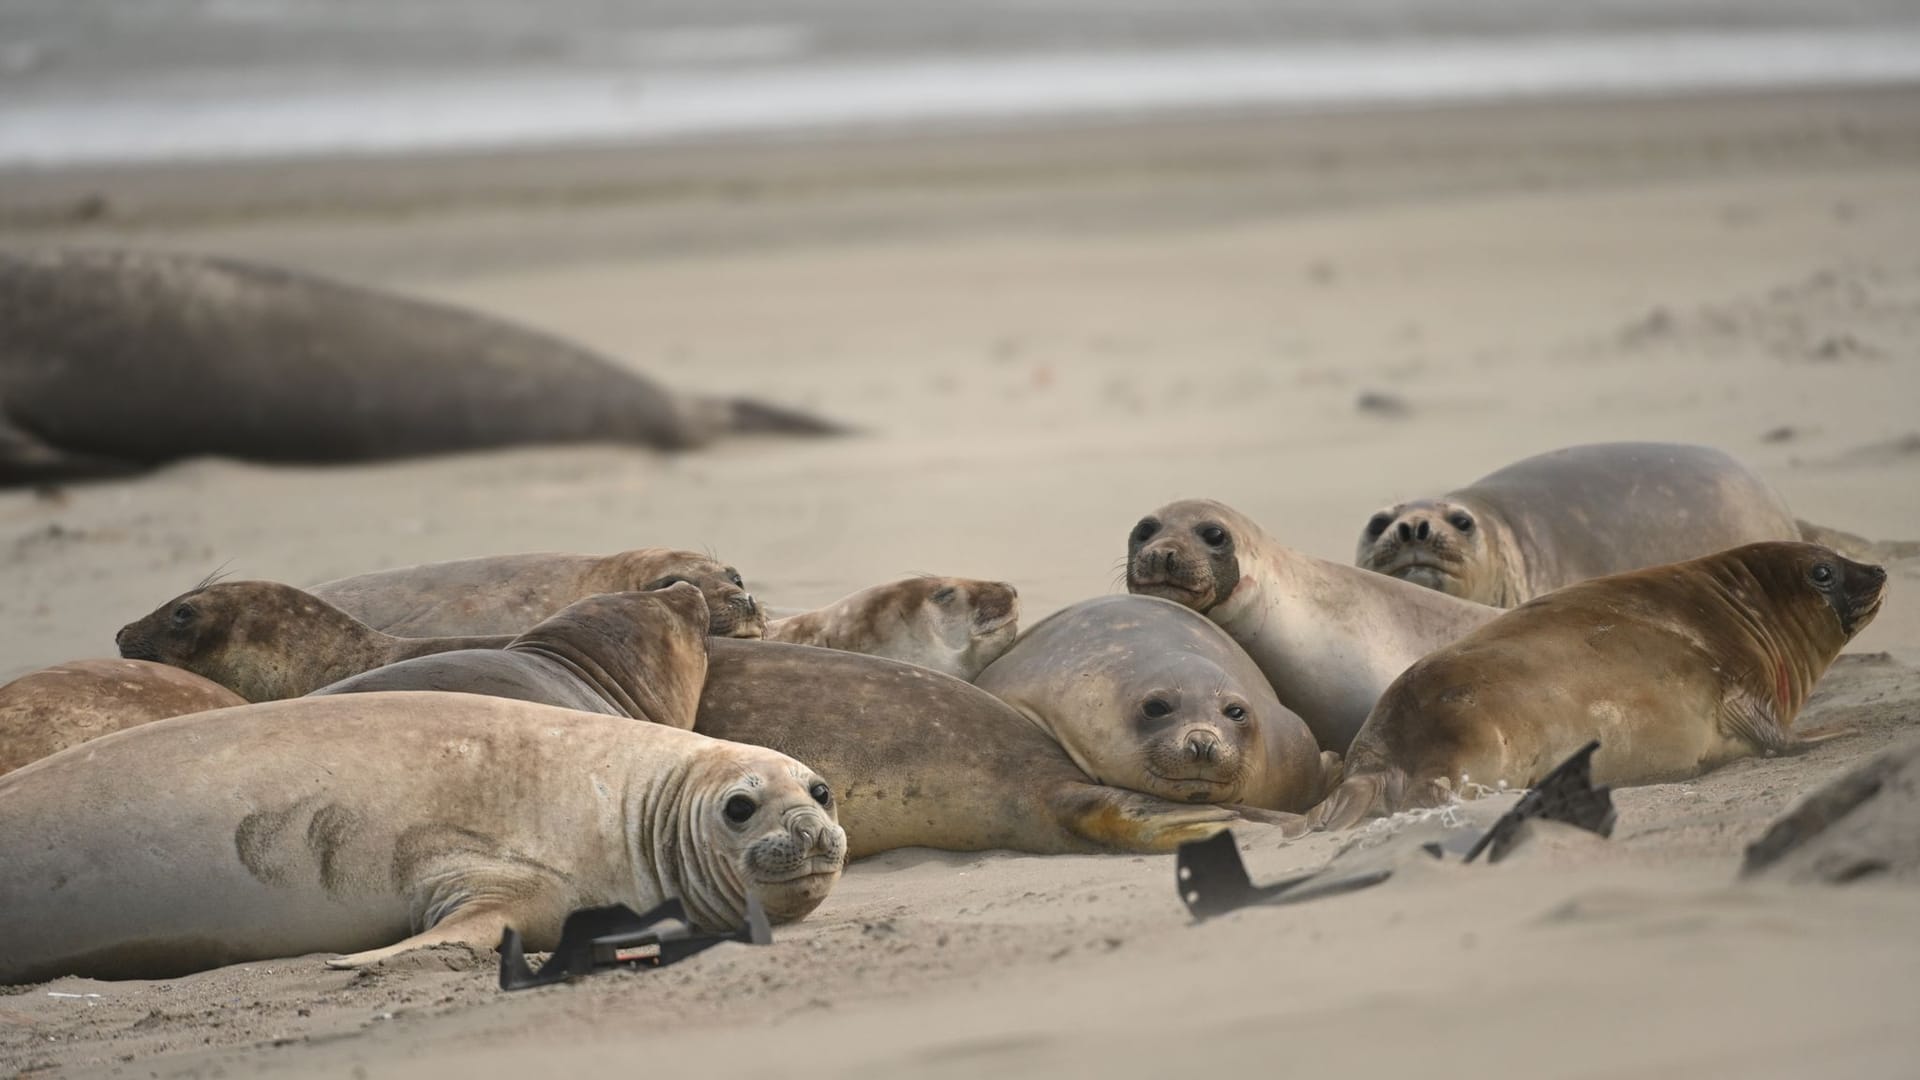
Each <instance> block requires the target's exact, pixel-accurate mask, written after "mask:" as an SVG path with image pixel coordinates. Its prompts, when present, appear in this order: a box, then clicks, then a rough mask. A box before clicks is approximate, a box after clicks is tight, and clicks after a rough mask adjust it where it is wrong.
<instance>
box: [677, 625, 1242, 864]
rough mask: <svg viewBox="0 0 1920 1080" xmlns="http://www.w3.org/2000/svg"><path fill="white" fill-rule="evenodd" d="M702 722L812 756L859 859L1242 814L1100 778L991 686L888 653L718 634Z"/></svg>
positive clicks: (1144, 830) (1152, 834)
mask: <svg viewBox="0 0 1920 1080" xmlns="http://www.w3.org/2000/svg"><path fill="white" fill-rule="evenodd" d="M709 645H710V648H711V653H710V655H709V660H708V665H707V685H706V690H705V692H703V693H702V694H701V695H700V711H699V716H698V719H697V720H696V721H695V722H694V730H695V731H698V732H701V733H703V734H707V735H711V736H713V737H715V738H718V739H728V740H732V741H735V742H743V743H751V744H754V745H757V746H766V747H770V748H772V749H775V750H779V751H780V752H781V753H783V754H789V755H795V756H801V755H810V756H805V757H802V758H801V759H802V760H805V761H807V762H808V763H809V764H811V765H813V766H814V767H815V768H816V769H818V770H820V775H822V776H824V777H826V778H827V781H828V782H829V783H831V784H833V785H834V790H835V791H837V792H839V793H840V823H841V824H842V825H843V826H845V827H846V830H847V844H848V852H849V857H851V858H860V857H862V856H866V855H872V854H875V853H876V852H881V851H888V850H891V849H893V848H901V847H931V848H941V849H944V850H947V851H985V850H989V849H994V848H1003V849H1007V850H1012V851H1025V852H1032V853H1036V854H1042V855H1052V854H1064V853H1070V852H1097V851H1140V852H1161V851H1172V850H1174V849H1175V848H1178V847H1179V846H1180V844H1182V843H1183V842H1185V841H1188V840H1204V839H1206V838H1207V837H1208V836H1211V835H1213V834H1215V833H1217V832H1219V831H1220V830H1221V829H1222V828H1224V827H1226V826H1227V825H1228V824H1231V823H1232V822H1233V821H1235V820H1238V815H1236V814H1235V813H1234V812H1233V811H1231V810H1229V809H1226V808H1223V807H1217V806H1204V805H1203V806H1194V805H1181V804H1178V803H1173V802H1169V801H1167V800H1165V799H1161V798H1158V797H1155V796H1152V795H1147V794H1144V793H1141V792H1136V791H1125V790H1122V789H1120V788H1115V787H1108V786H1105V785H1102V784H1098V783H1096V782H1094V780H1093V779H1092V778H1091V777H1089V776H1087V774H1086V773H1085V772H1082V771H1081V769H1080V768H1079V766H1077V765H1075V764H1074V763H1073V759H1072V758H1070V757H1068V756H1067V753H1066V751H1065V750H1063V749H1061V747H1060V744H1059V743H1057V742H1055V741H1053V739H1052V738H1050V737H1048V735H1047V734H1046V732H1044V731H1042V730H1040V728H1039V727H1037V726H1036V725H1034V724H1033V722H1031V721H1029V720H1028V719H1027V718H1026V717H1024V716H1022V715H1020V714H1019V713H1018V712H1016V711H1014V709H1013V708H1012V707H1011V706H1009V705H1007V704H1006V703H1005V702H1003V701H1001V700H1000V699H999V698H996V697H994V696H993V695H992V694H989V693H987V692H986V691H984V690H981V689H980V688H978V687H976V686H974V685H972V684H971V683H967V682H963V681H961V680H959V679H956V678H954V677H952V676H950V675H942V674H940V673H939V672H937V671H929V670H927V669H926V668H923V667H919V666H916V665H913V664H903V663H900V662H899V661H896V660H886V659H882V658H880V657H877V656H864V655H861V654H859V653H849V652H840V651H837V650H832V649H818V648H812V647H809V646H805V645H787V644H783V643H780V642H772V641H731V640H721V639H715V640H714V641H712V642H710V643H709Z"/></svg>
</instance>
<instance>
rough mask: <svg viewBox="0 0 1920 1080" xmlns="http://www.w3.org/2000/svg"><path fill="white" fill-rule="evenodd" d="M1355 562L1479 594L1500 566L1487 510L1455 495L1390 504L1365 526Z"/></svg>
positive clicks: (1470, 596)
mask: <svg viewBox="0 0 1920 1080" xmlns="http://www.w3.org/2000/svg"><path fill="white" fill-rule="evenodd" d="M1354 562H1355V564H1356V565H1358V566H1360V567H1363V568H1365V569H1367V570H1372V571H1374V572H1376V573H1381V574H1385V575H1387V576H1388V577H1396V578H1399V579H1400V580H1401V581H1406V582H1411V583H1413V584H1415V585H1419V586H1422V587H1423V588H1428V589H1435V590H1438V591H1440V592H1443V593H1446V594H1447V595H1449V596H1458V597H1460V598H1462V599H1465V600H1474V599H1478V598H1479V597H1480V596H1482V595H1483V594H1484V593H1485V592H1486V591H1487V588H1488V585H1487V582H1489V581H1490V580H1491V578H1492V576H1493V575H1494V574H1495V573H1496V572H1497V568H1496V567H1495V566H1494V565H1493V564H1494V553H1493V550H1492V547H1491V546H1490V545H1489V544H1488V542H1487V529H1486V527H1485V524H1484V523H1483V521H1482V516H1481V515H1479V514H1476V513H1474V511H1473V509H1472V508H1471V507H1468V506H1466V505H1465V504H1464V503H1461V502H1458V501H1455V500H1450V499H1419V500H1416V501H1414V502H1407V503H1400V504H1398V505H1396V506H1390V507H1387V508H1386V509H1384V510H1381V511H1380V512H1379V513H1376V514H1374V515H1373V516H1372V517H1371V518H1368V519H1367V524H1366V526H1365V527H1364V528H1362V529H1361V530H1360V546H1359V550H1358V553H1357V554H1356V555H1355V557H1354Z"/></svg>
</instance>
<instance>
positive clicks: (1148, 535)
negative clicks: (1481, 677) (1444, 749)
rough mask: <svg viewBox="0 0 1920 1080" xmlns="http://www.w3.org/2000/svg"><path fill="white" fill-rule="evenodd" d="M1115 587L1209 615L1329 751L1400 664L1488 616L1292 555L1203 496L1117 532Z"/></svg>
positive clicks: (1360, 719) (1350, 731)
mask: <svg viewBox="0 0 1920 1080" xmlns="http://www.w3.org/2000/svg"><path fill="white" fill-rule="evenodd" d="M1127 589H1128V591H1130V592H1134V593H1142V594H1145V595H1148V596H1158V597H1160V598H1161V599H1164V600H1172V601H1174V602H1175V603H1178V604H1182V605H1185V606H1186V607H1189V608H1192V609H1193V610H1195V611H1197V612H1199V613H1201V614H1202V615H1205V616H1206V617H1207V618H1209V619H1211V620H1213V621H1214V623H1216V624H1218V625H1219V627H1220V628H1221V629H1223V630H1225V631H1226V632H1227V634H1228V635H1229V636H1231V637H1232V638H1233V640H1234V641H1236V642H1238V643H1239V644H1240V647H1241V648H1243V649H1245V650H1246V651H1247V655H1248V656H1251V657H1252V658H1253V661H1254V663H1256V664H1258V665H1260V670H1261V671H1262V672H1264V673H1265V674H1266V676H1267V681H1268V682H1269V683H1271V684H1272V686H1273V691H1274V693H1275V694H1277V695H1278V696H1279V698H1280V701H1281V703H1282V704H1284V705H1286V706H1287V708H1289V709H1292V710H1293V711H1294V712H1297V713H1299V714H1300V717H1301V719H1303V720H1305V721H1306V722H1307V726H1308V727H1309V728H1311V729H1312V730H1313V734H1314V737H1315V738H1316V739H1318V740H1319V742H1320V747H1321V749H1323V750H1332V751H1335V752H1344V751H1345V750H1346V748H1347V746H1348V744H1349V743H1351V742H1352V741H1353V736H1354V734H1355V733H1356V732H1358V731H1359V730H1360V725H1361V724H1362V723H1364V722H1365V721H1366V718H1367V714H1368V713H1369V712H1371V711H1372V710H1373V705H1374V702H1375V701H1378V700H1379V698H1380V693H1381V691H1383V690H1385V689H1386V688H1387V685H1388V684H1389V683H1391V682H1393V680H1394V678H1395V677H1396V676H1398V675H1399V674H1400V673H1401V672H1402V671H1405V670H1406V669H1407V665H1409V664H1411V663H1413V662H1414V661H1415V660H1418V659H1420V658H1421V657H1422V656H1425V655H1427V654H1428V653H1430V652H1432V651H1433V650H1435V649H1437V648H1439V647H1440V646H1442V645H1446V644H1448V643H1449V642H1452V641H1455V640H1457V639H1458V638H1460V637H1461V636H1462V635H1464V634H1465V633H1467V631H1469V630H1472V629H1473V628H1474V627H1476V626H1479V625H1481V624H1482V623H1485V622H1487V621H1488V620H1490V619H1492V618H1493V617H1494V616H1496V615H1498V614H1500V609H1498V608H1493V607H1488V606H1487V605H1484V604H1475V603H1472V602H1470V601H1466V600H1457V599H1455V598H1453V597H1451V596H1447V595H1445V594H1443V593H1438V592H1434V591H1433V590H1431V589H1422V588H1420V587H1419V586H1417V585H1409V584H1407V583H1406V582H1404V581H1398V580H1395V579H1393V578H1390V577H1386V576H1384V575H1381V574H1375V573H1370V572H1368V571H1366V570H1361V569H1359V568H1358V567H1353V566H1342V565H1340V564H1339V563H1333V562H1328V561H1326V560H1324V559H1316V558H1313V557H1312V556H1310V555H1303V554H1301V553H1300V552H1298V551H1294V550H1293V549H1291V548H1288V547H1284V546H1282V545H1281V544H1280V543H1278V542H1277V541H1275V540H1274V539H1273V538H1272V537H1271V536H1268V535H1267V533H1266V532H1265V531H1264V530H1262V529H1261V528H1260V526H1258V525H1256V524H1254V522H1253V521H1252V520H1251V519H1249V518H1248V517H1247V516H1246V515H1244V514H1242V513H1240V512H1239V511H1237V510H1235V509H1233V508H1232V507H1229V506H1227V505H1225V504H1224V503H1218V502H1215V501H1213V500H1211V499H1184V500H1181V501H1180V502H1175V503H1169V504H1167V505H1166V506H1163V507H1161V508H1160V509H1158V510H1155V511H1154V512H1153V513H1151V514H1148V515H1147V516H1146V517H1143V518H1141V519H1140V521H1139V523H1138V524H1136V525H1135V526H1134V527H1133V532H1131V533H1130V534H1128V536H1127Z"/></svg>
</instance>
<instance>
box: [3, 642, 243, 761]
mask: <svg viewBox="0 0 1920 1080" xmlns="http://www.w3.org/2000/svg"><path fill="white" fill-rule="evenodd" d="M245 704H246V700H245V699H244V698H242V697H241V696H240V695H239V694H236V693H234V692H233V691H231V690H229V689H227V688H226V687H224V686H221V685H220V684H219V683H216V682H213V681H212V680H209V679H203V678H201V677H200V676H198V675H195V674H194V673H193V672H191V671H182V670H180V669H179V668H177V667H168V666H167V665H165V664H153V663H148V662H147V661H145V660H74V661H70V662H68V663H65V664H55V665H54V666H53V667H50V668H42V669H41V670H39V671H31V672H28V673H27V674H25V675H22V676H20V677H19V678H17V679H15V680H13V681H12V682H10V683H8V684H6V685H5V686H0V773H6V772H11V771H12V770H14V769H17V768H19V767H20V766H22V765H26V764H28V763H30V762H35V761H39V760H40V759H41V758H43V757H48V756H50V755H52V754H56V753H59V752H60V751H62V750H65V749H66V748H67V747H69V746H78V745H80V744H81V743H83V742H86V741H87V740H88V739H97V738H99V737H100V736H102V735H110V734H112V733H113V732H116V731H119V730H121V729H122V728H130V727H136V726H138V725H140V724H146V723H151V722H153V721H155V720H165V719H166V718H167V717H169V716H180V715H182V714H184V713H196V712H206V711H208V710H210V709H225V708H228V707H230V706H233V705H245Z"/></svg>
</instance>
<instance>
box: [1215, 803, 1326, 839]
mask: <svg viewBox="0 0 1920 1080" xmlns="http://www.w3.org/2000/svg"><path fill="white" fill-rule="evenodd" d="M1227 809H1229V810H1231V811H1233V812H1234V813H1236V814H1238V815H1240V816H1241V817H1242V818H1245V819H1246V820H1248V821H1252V822H1257V823H1259V824H1261V825H1277V826H1279V828H1280V836H1281V837H1282V838H1283V839H1286V840H1292V839H1293V838H1294V837H1297V836H1305V835H1306V834H1307V833H1310V832H1312V831H1313V824H1312V822H1310V821H1308V820H1307V815H1305V814H1290V813H1287V812H1286V811H1285V810H1262V809H1261V808H1259V807H1257V806H1242V805H1240V804H1238V803H1231V804H1228V805H1227Z"/></svg>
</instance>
